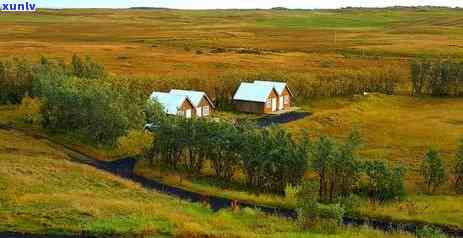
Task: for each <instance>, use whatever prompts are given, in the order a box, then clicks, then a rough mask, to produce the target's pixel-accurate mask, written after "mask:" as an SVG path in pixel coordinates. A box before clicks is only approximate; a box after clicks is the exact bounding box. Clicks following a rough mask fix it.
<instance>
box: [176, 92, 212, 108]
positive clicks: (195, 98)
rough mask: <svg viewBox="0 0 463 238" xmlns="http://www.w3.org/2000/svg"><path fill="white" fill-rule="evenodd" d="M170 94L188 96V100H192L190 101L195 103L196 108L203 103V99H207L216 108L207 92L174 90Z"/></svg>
mask: <svg viewBox="0 0 463 238" xmlns="http://www.w3.org/2000/svg"><path fill="white" fill-rule="evenodd" d="M169 93H171V94H178V95H182V96H187V97H188V99H190V101H191V102H192V103H193V106H194V107H198V106H199V103H201V99H202V98H203V97H205V98H206V100H208V101H209V103H210V104H211V105H212V107H214V104H213V103H212V101H211V100H210V99H209V97H208V96H207V94H206V93H205V92H201V91H193V90H180V89H172V90H170V92H169Z"/></svg>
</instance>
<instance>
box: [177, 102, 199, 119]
mask: <svg viewBox="0 0 463 238" xmlns="http://www.w3.org/2000/svg"><path fill="white" fill-rule="evenodd" d="M188 109H191V117H194V116H196V114H195V110H194V107H193V104H191V103H190V101H188V100H185V101H184V102H183V104H182V107H181V108H180V110H179V111H178V112H179V113H181V115H182V116H185V115H186V111H187V110H188Z"/></svg>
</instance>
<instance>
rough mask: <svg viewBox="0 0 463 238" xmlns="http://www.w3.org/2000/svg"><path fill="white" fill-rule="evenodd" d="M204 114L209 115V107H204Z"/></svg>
mask: <svg viewBox="0 0 463 238" xmlns="http://www.w3.org/2000/svg"><path fill="white" fill-rule="evenodd" d="M203 114H204V116H207V115H209V106H204V107H203Z"/></svg>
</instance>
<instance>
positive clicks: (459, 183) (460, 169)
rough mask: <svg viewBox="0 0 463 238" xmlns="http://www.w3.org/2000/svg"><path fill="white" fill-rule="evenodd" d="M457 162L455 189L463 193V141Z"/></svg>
mask: <svg viewBox="0 0 463 238" xmlns="http://www.w3.org/2000/svg"><path fill="white" fill-rule="evenodd" d="M455 160H456V163H455V170H454V173H455V188H456V191H457V192H458V193H463V139H461V140H460V144H459V146H458V149H457V153H456V155H455Z"/></svg>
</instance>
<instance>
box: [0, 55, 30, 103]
mask: <svg viewBox="0 0 463 238" xmlns="http://www.w3.org/2000/svg"><path fill="white" fill-rule="evenodd" d="M36 70H37V69H36V67H35V66H33V65H31V64H30V63H29V62H28V61H26V60H19V59H13V60H11V61H3V62H0V89H1V90H0V103H20V102H21V99H22V98H23V97H24V96H26V95H31V94H32V82H33V80H34V75H35V72H36Z"/></svg>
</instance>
